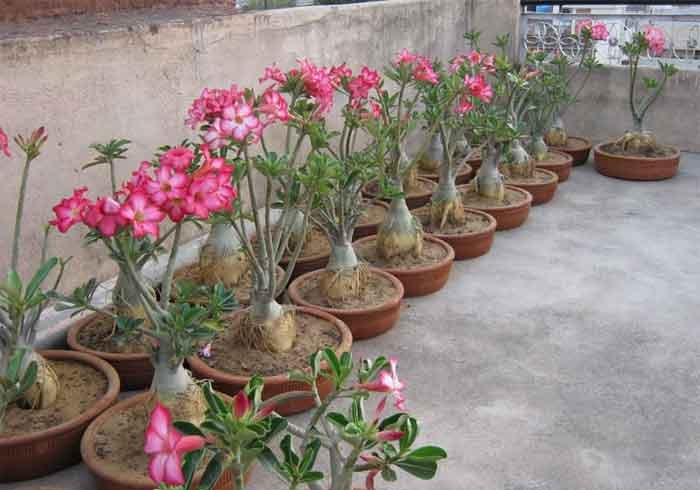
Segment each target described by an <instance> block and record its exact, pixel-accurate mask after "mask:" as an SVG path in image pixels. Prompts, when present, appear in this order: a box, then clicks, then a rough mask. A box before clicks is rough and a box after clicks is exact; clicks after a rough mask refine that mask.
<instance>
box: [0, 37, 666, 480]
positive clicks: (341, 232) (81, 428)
mask: <svg viewBox="0 0 700 490" xmlns="http://www.w3.org/2000/svg"><path fill="white" fill-rule="evenodd" d="M580 35H581V36H582V39H583V41H584V45H585V46H587V48H586V49H585V50H584V51H583V53H582V54H581V59H580V60H579V61H578V63H576V66H577V68H576V70H580V71H582V72H584V73H589V72H590V70H592V69H594V68H595V67H596V63H595V59H594V57H593V50H592V49H591V48H590V45H591V43H592V42H594V41H595V40H596V39H598V38H601V36H603V35H604V34H603V33H602V31H601V29H600V28H599V27H598V26H595V25H592V24H591V25H584V26H582V27H581V29H580ZM465 37H466V38H467V40H468V42H469V44H470V48H471V49H470V50H469V52H467V53H464V54H461V55H458V56H456V57H454V58H453V59H452V60H450V61H449V63H445V64H443V63H441V62H439V61H436V60H430V59H428V58H426V57H423V56H420V55H418V54H416V53H412V52H410V51H408V50H403V51H402V52H400V53H399V54H397V56H396V57H395V59H393V60H392V62H391V63H390V64H389V65H388V66H387V67H386V69H385V70H384V72H383V75H382V74H380V73H379V71H376V70H373V69H372V68H370V67H367V66H364V67H362V68H361V69H360V70H359V71H357V72H353V71H352V70H351V69H350V68H349V67H347V66H346V65H345V64H342V65H338V66H335V67H332V68H325V67H319V66H317V65H315V64H314V63H312V62H311V61H309V60H300V61H299V63H298V66H295V67H293V68H291V69H288V70H286V71H283V70H282V69H280V68H279V67H277V66H275V65H273V66H270V67H268V68H267V69H266V70H265V73H264V74H263V76H262V77H261V78H260V81H259V87H249V88H240V87H237V86H236V85H233V86H231V87H230V88H228V89H205V90H204V91H203V93H202V95H201V96H200V97H199V98H198V99H196V100H195V101H194V102H193V104H192V106H191V108H190V109H189V111H188V118H187V124H188V125H189V126H190V127H191V128H192V129H193V130H195V131H197V139H198V141H197V142H194V141H189V140H187V141H184V142H182V143H181V144H179V145H176V146H163V147H161V148H159V149H158V151H157V152H156V153H155V154H154V156H153V158H152V159H151V160H149V161H144V162H142V163H141V164H140V166H139V167H138V169H136V170H135V171H134V172H133V173H132V176H131V178H130V179H129V180H128V181H126V182H123V183H119V182H117V180H116V178H115V175H116V171H115V168H116V165H118V164H119V162H120V160H123V159H125V158H126V157H127V150H128V144H129V142H128V141H126V140H113V141H110V142H108V143H105V144H96V145H93V146H92V148H93V150H94V151H95V158H94V160H93V161H92V162H90V163H89V164H87V165H86V166H85V167H86V168H89V167H103V168H105V170H106V174H107V175H108V176H109V180H110V184H111V192H110V193H109V194H108V195H105V196H101V197H97V198H94V199H91V198H89V197H88V190H87V189H86V188H79V189H76V190H75V191H74V193H73V194H72V195H71V196H69V197H67V198H65V199H63V200H62V201H61V202H60V203H59V204H57V205H56V206H55V207H54V209H53V211H54V213H55V218H54V219H53V220H52V221H51V226H52V228H56V229H57V230H58V231H59V232H61V233H66V232H68V231H69V230H70V229H71V228H73V227H75V226H79V227H82V228H84V229H85V231H86V234H85V242H86V244H88V246H102V247H104V249H105V250H106V252H107V254H108V256H109V257H110V258H111V259H112V260H113V261H114V262H115V264H116V265H117V267H118V271H119V274H118V278H117V282H116V286H115V288H114V289H113V291H112V293H111V294H112V296H111V302H110V304H109V305H107V306H103V305H101V304H100V302H99V301H97V298H96V292H97V291H98V286H99V284H98V282H97V280H96V279H91V280H89V281H88V282H86V283H85V284H83V285H81V286H80V287H78V288H75V289H74V290H73V291H72V292H70V293H64V292H59V282H60V280H61V276H62V275H63V271H64V269H65V268H66V262H67V261H64V260H62V259H58V258H47V257H48V253H47V251H46V247H44V253H43V254H42V257H41V260H40V266H39V267H38V270H37V273H36V274H35V275H34V276H33V277H32V278H31V279H30V280H29V281H28V282H27V283H26V284H24V283H23V281H22V280H21V278H20V277H19V275H18V274H17V272H16V270H17V264H18V260H19V259H18V257H19V252H20V249H21V246H20V243H19V237H20V228H21V221H22V215H23V206H24V201H25V197H26V191H27V182H28V176H29V170H30V168H31V167H32V165H33V164H34V162H35V161H36V159H37V158H38V157H39V155H40V151H41V148H42V145H43V144H44V143H45V141H46V134H45V131H44V130H43V129H40V130H37V131H36V132H35V133H34V134H32V135H31V136H30V137H29V138H27V139H23V138H21V137H18V138H17V140H16V143H17V145H18V147H19V148H20V149H21V151H22V152H23V153H24V155H25V156H26V160H25V166H24V170H23V175H22V182H21V187H20V193H19V205H18V209H17V220H16V225H15V234H14V240H13V247H12V256H11V264H10V272H9V274H8V276H7V280H6V281H5V283H3V284H2V286H0V315H1V316H0V323H1V324H2V328H1V329H0V341H1V343H0V347H2V350H1V352H2V357H0V380H1V381H2V383H1V384H0V389H1V391H0V395H1V397H0V422H4V424H0V454H1V455H2V458H0V469H2V470H3V471H2V472H1V474H2V475H3V479H5V480H23V479H29V478H32V477H36V476H39V475H42V474H47V473H50V472H52V471H55V470H57V469H59V468H61V467H64V466H66V465H67V464H71V463H73V462H76V461H78V460H79V459H80V458H81V457H82V459H83V460H84V461H85V462H86V464H87V465H88V467H89V468H90V470H91V471H92V472H93V474H94V475H95V476H96V477H97V479H98V482H99V487H100V488H110V489H112V488H123V489H151V488H153V486H154V485H155V484H157V483H161V484H163V485H166V484H167V485H182V486H183V487H184V488H230V487H231V485H232V484H235V485H236V487H237V488H243V487H244V485H245V481H246V477H247V475H248V473H249V469H250V466H251V464H252V463H253V462H254V461H261V462H262V463H264V464H265V465H266V466H267V467H269V468H270V469H272V470H273V471H275V472H276V473H277V474H278V475H279V476H281V477H282V479H284V480H285V481H287V482H288V483H289V485H290V488H296V487H297V486H299V485H301V484H305V485H308V486H309V487H310V488H312V490H313V489H317V488H332V489H334V490H350V489H351V488H352V479H353V475H354V474H355V473H362V474H364V475H365V476H366V482H365V485H366V488H367V489H371V488H374V479H375V477H376V476H378V475H381V476H382V477H383V479H384V480H385V481H393V480H395V479H396V472H395V470H396V469H401V470H404V471H406V472H408V473H410V474H412V475H414V476H417V477H419V478H425V479H429V478H432V477H433V476H434V474H435V471H436V470H437V463H438V461H440V460H441V459H443V458H444V457H445V456H446V455H445V453H444V451H443V450H441V449H439V448H437V447H433V446H426V447H422V448H418V449H413V448H412V446H413V444H414V442H415V439H416V435H417V430H418V424H417V422H416V421H415V419H413V418H412V417H411V416H410V415H408V414H407V413H405V412H404V406H403V395H402V393H401V392H402V389H403V383H401V382H400V381H399V380H398V378H397V375H396V361H395V360H393V359H385V358H378V359H375V360H365V361H363V362H361V363H359V365H358V367H357V371H356V375H355V378H356V381H353V379H354V378H353V372H354V366H353V361H352V358H351V356H350V350H351V344H352V341H353V338H354V339H363V338H369V337H373V336H376V335H379V334H381V333H383V332H385V331H386V330H388V329H390V328H392V327H393V326H394V325H395V324H396V322H397V321H398V319H399V315H400V304H401V300H402V299H403V297H406V296H420V295H425V294H430V293H434V292H436V291H438V290H439V289H441V288H442V287H443V286H444V285H445V283H446V282H447V280H448V276H449V273H450V269H451V266H452V262H453V260H455V259H458V260H461V259H468V258H474V257H478V256H480V255H483V254H485V253H487V252H488V251H489V249H490V247H491V244H492V242H493V240H494V234H495V231H496V229H508V228H513V227H516V226H520V225H521V224H522V223H523V222H524V221H525V220H526V219H527V216H528V214H529V209H530V206H531V204H542V203H545V202H548V201H549V200H551V199H552V197H553V195H554V192H555V191H556V188H557V185H558V182H561V181H563V180H565V179H566V178H567V177H568V175H569V173H570V169H571V165H572V163H573V159H574V158H582V157H581V155H580V152H581V149H580V148H579V147H578V146H577V145H569V144H568V139H567V136H566V131H565V129H564V128H563V125H562V124H561V115H562V112H563V110H564V107H565V106H566V105H567V104H570V103H571V102H572V101H573V100H574V99H575V97H576V95H577V94H576V92H575V91H574V90H573V89H572V80H575V79H577V78H576V77H577V76H578V75H576V74H574V75H572V74H571V73H569V72H570V70H569V68H570V66H572V63H571V62H569V61H564V60H563V59H558V58H557V59H555V60H554V62H553V63H550V62H547V61H546V58H545V55H544V53H530V54H529V55H528V57H527V59H526V60H525V62H524V63H522V64H520V63H516V62H514V61H513V60H510V59H509V58H508V56H507V54H506V53H507V51H508V49H507V48H508V43H509V39H508V37H507V36H504V37H501V38H499V40H498V42H497V43H496V44H497V47H498V49H499V52H498V53H496V54H494V55H489V54H486V53H483V52H481V51H480V49H479V36H478V34H477V33H468V34H467V35H466V36H465ZM635 42H636V43H638V45H639V46H642V45H643V43H644V42H648V39H647V38H646V37H644V35H641V36H638V37H636V38H635ZM630 49H631V48H630ZM639 49H642V48H639ZM670 71H671V70H670V69H668V68H666V69H665V71H664V73H665V74H669V73H670ZM668 76H670V74H669V75H668ZM584 82H585V77H584ZM661 88H663V83H662V84H661V87H659V88H658V91H659V92H660V90H661ZM656 93H658V92H656ZM339 101H340V106H339V107H338V103H339ZM334 107H335V108H336V109H337V110H338V111H339V112H340V114H341V116H342V117H341V118H340V121H341V122H342V124H341V125H340V126H339V127H334V126H333V125H332V123H331V119H330V118H329V117H328V115H329V114H330V113H331V111H332V110H333V109H334ZM645 107H647V109H648V105H647V106H645ZM643 112H644V113H645V112H646V110H643ZM557 115H559V117H557ZM641 117H643V114H642V116H641ZM274 127H276V128H277V131H279V129H280V128H281V129H283V130H284V136H283V141H282V142H280V144H273V142H272V141H270V140H271V138H272V136H270V135H271V134H279V132H277V133H273V132H272V131H271V129H272V128H274ZM545 135H546V138H545ZM415 138H417V143H418V145H417V146H418V151H416V152H415V154H414V155H413V156H412V157H409V156H408V154H407V152H406V146H407V142H408V141H409V139H415ZM545 140H547V141H549V142H550V143H553V144H554V146H555V147H557V148H560V149H561V150H562V151H558V150H555V149H550V148H548V147H547V144H546V142H545ZM633 141H636V140H634V138H633V137H632V136H626V137H625V138H623V139H622V140H621V141H618V142H615V143H614V144H616V145H618V144H622V145H627V146H625V148H631V146H630V145H632V146H634V143H633ZM275 143H276V142H275ZM0 145H1V146H2V148H3V150H4V151H5V153H6V154H8V156H9V147H8V141H7V137H6V136H5V133H3V132H1V130H0ZM273 147H274V149H273ZM526 148H527V150H526ZM589 148H590V147H589ZM275 149H276V150H277V152H276V151H274V150H275ZM570 154H573V155H574V156H573V157H572V156H571V155H570ZM577 155H578V156H577ZM586 156H587V155H586ZM474 170H476V174H475V175H474V176H472V173H473V171H474ZM426 196H427V198H426ZM384 201H386V202H384ZM191 225H195V226H199V227H203V226H207V227H209V233H208V236H207V239H206V241H205V242H204V244H203V245H202V246H201V248H200V249H199V252H198V253H199V256H198V260H197V261H196V262H195V263H194V264H185V265H183V264H180V262H179V260H178V257H179V253H180V248H181V243H180V242H181V236H182V233H183V229H184V228H185V227H187V226H191ZM48 233H49V230H48V229H47V234H46V236H47V237H48ZM358 235H359V236H358ZM358 238H359V239H358ZM45 241H46V240H45ZM159 258H162V260H163V261H164V265H165V272H164V273H163V274H162V275H161V276H160V277H159V278H158V280H157V281H151V280H149V279H148V278H147V275H146V274H145V267H146V266H147V264H149V263H152V262H153V261H156V260H159ZM49 280H51V282H52V284H48V281H49ZM292 280H293V281H292ZM290 282H291V283H290ZM47 284H48V285H47ZM288 284H289V287H288V288H287V285H288ZM285 292H286V294H287V295H288V298H289V299H290V300H291V304H284V302H282V301H281V298H282V297H283V296H284V294H285ZM49 305H53V306H54V307H55V308H56V309H58V310H69V311H71V312H72V314H73V315H74V316H77V318H76V321H75V323H74V324H73V326H72V327H71V328H70V330H69V333H68V343H69V345H70V347H71V348H72V349H73V350H72V351H44V352H37V351H35V350H34V349H33V347H32V344H33V341H34V337H35V335H36V327H37V324H38V321H39V319H40V317H41V313H42V312H43V311H44V310H45V309H46V308H47V307H48V306H49ZM186 366H187V367H188V368H189V370H188V369H186ZM198 380H211V382H212V384H209V382H202V381H198ZM120 382H121V384H120ZM120 386H121V387H123V388H126V389H143V388H146V387H150V389H149V391H147V392H145V393H142V394H141V395H137V396H135V397H132V398H129V399H128V400H125V401H122V402H120V403H117V404H116V405H113V404H114V402H115V400H116V398H117V394H118V392H119V389H120ZM372 392H377V393H384V394H393V396H395V397H396V409H397V410H398V412H397V413H395V414H393V415H390V416H388V417H386V418H383V413H384V411H385V404H386V400H387V399H386V397H385V398H383V399H381V400H379V402H378V404H377V406H376V409H375V413H374V415H373V416H372V417H367V416H366V415H365V411H364V404H365V402H366V399H367V397H368V396H369V394H370V393H372ZM230 397H233V398H230ZM342 399H349V400H350V401H351V407H350V409H349V411H348V412H347V413H340V412H332V411H330V407H331V405H332V404H333V403H335V402H337V401H339V400H342ZM112 405H113V406H112ZM110 406H111V408H109V407H110ZM309 409H314V410H315V411H314V414H313V416H312V417H311V420H310V423H309V426H308V427H306V428H300V427H296V426H294V425H293V424H291V423H289V422H288V421H287V420H286V419H285V418H284V415H288V414H292V413H297V412H300V411H304V410H309ZM173 419H176V420H178V422H177V423H175V424H174V425H173V423H172V420H173ZM88 424H89V428H88ZM86 428H87V430H86ZM83 432H84V434H83ZM282 432H286V433H287V435H285V436H284V437H283V438H282V442H281V451H282V454H283V459H282V460H280V459H278V457H277V456H275V454H276V453H275V452H273V451H272V449H271V441H272V439H273V437H274V436H276V435H278V434H280V433H282ZM144 434H145V436H144ZM81 437H82V438H81ZM144 437H145V452H144V451H143V448H144ZM295 440H296V442H294V441H295ZM80 441H82V442H80ZM79 443H80V446H79ZM342 445H348V450H344V449H341V446H342ZM47 448H48V449H47ZM78 448H80V450H79V449H78ZM321 448H324V449H326V450H327V451H328V452H329V461H330V475H329V480H328V481H327V484H326V485H325V486H324V485H322V484H321V483H319V481H320V480H322V479H323V478H324V477H325V476H324V474H323V473H322V472H319V471H318V470H317V469H315V465H314V463H315V460H316V455H317V453H318V452H319V450H320V449H321ZM38 451H41V452H42V457H41V458H37V454H38ZM39 459H40V460H41V462H40V463H38V462H37V461H38V460H39ZM328 485H330V487H329V486H328Z"/></svg>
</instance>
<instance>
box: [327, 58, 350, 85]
mask: <svg viewBox="0 0 700 490" xmlns="http://www.w3.org/2000/svg"><path fill="white" fill-rule="evenodd" d="M330 76H331V80H332V81H333V85H334V86H335V87H339V86H340V84H341V82H342V80H343V78H350V77H351V76H352V70H351V69H350V68H348V67H347V66H346V65H345V63H343V64H342V65H338V66H334V67H333V68H331V71H330Z"/></svg>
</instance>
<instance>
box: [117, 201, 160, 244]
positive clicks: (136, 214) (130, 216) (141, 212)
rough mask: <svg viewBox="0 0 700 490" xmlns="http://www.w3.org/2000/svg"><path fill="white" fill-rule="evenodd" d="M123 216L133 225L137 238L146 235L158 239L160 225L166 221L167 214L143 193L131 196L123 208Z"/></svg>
mask: <svg viewBox="0 0 700 490" xmlns="http://www.w3.org/2000/svg"><path fill="white" fill-rule="evenodd" d="M121 216H122V218H124V219H126V220H127V221H128V222H129V223H131V226H132V228H133V230H134V236H135V237H136V238H141V237H144V236H146V235H151V236H153V237H155V238H158V236H159V235H160V227H159V226H158V224H159V223H160V222H161V221H163V220H164V219H165V213H164V212H163V211H161V210H160V209H159V208H158V206H155V205H154V204H152V203H151V202H150V201H149V200H148V197H147V196H146V195H145V194H143V193H141V192H135V193H133V194H131V195H130V196H129V199H127V201H126V203H125V204H124V205H123V206H122V209H121Z"/></svg>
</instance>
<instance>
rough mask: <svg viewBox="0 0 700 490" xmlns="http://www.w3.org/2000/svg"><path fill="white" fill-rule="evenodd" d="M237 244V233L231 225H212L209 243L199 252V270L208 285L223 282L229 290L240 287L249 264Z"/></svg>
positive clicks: (208, 238)
mask: <svg viewBox="0 0 700 490" xmlns="http://www.w3.org/2000/svg"><path fill="white" fill-rule="evenodd" d="M236 243H237V240H236V233H235V230H234V229H233V227H232V226H231V225H230V224H225V223H217V224H214V225H212V227H211V230H210V231H209V236H208V237H207V241H206V242H205V244H204V245H203V246H202V248H201V250H200V252H199V268H200V271H201V277H202V279H203V280H204V282H205V283H206V284H209V285H212V284H215V283H217V282H222V283H223V284H224V285H225V286H226V287H229V288H231V287H235V286H237V285H238V283H239V282H240V280H241V278H242V277H243V276H244V275H245V274H246V272H247V271H248V267H249V264H248V261H247V260H246V258H245V255H244V254H243V253H241V252H240V251H239V250H238V248H237V247H236Z"/></svg>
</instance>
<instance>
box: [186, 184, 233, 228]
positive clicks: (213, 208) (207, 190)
mask: <svg viewBox="0 0 700 490" xmlns="http://www.w3.org/2000/svg"><path fill="white" fill-rule="evenodd" d="M219 187H220V185H219V181H218V179H217V177H216V176H215V175H212V174H208V175H206V176H205V177H202V178H199V179H194V181H192V184H191V185H190V188H189V193H188V195H187V197H186V204H185V207H186V209H187V213H188V214H193V215H195V216H197V217H198V218H200V219H208V218H209V214H210V213H216V212H218V211H221V210H222V209H224V208H225V207H226V206H228V205H230V202H222V199H221V198H220V196H219V195H218V194H217V193H218V192H219V190H220V189H219Z"/></svg>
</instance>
